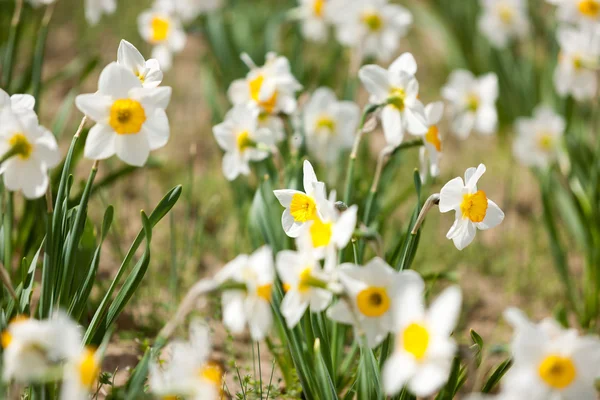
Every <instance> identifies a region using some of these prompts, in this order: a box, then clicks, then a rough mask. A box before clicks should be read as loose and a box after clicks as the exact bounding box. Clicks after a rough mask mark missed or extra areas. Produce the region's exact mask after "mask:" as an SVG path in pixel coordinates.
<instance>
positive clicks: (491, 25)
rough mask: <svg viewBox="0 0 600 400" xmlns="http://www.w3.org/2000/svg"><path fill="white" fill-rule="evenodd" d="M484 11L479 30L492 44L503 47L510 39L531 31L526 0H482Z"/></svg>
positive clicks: (521, 36)
mask: <svg viewBox="0 0 600 400" xmlns="http://www.w3.org/2000/svg"><path fill="white" fill-rule="evenodd" d="M480 3H481V6H482V8H483V13H482V15H481V16H480V17H479V21H478V26H479V30H480V31H481V32H482V33H483V34H484V35H485V36H486V37H487V39H488V40H489V41H490V42H491V43H492V45H494V46H496V47H499V48H503V47H506V45H507V44H508V43H509V41H510V40H512V39H515V38H523V37H525V36H526V35H527V33H528V32H529V20H528V19H527V1H526V0H480Z"/></svg>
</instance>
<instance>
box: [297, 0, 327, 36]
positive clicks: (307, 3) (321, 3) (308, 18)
mask: <svg viewBox="0 0 600 400" xmlns="http://www.w3.org/2000/svg"><path fill="white" fill-rule="evenodd" d="M298 3H299V7H298V12H297V14H298V18H299V19H300V20H301V22H302V35H303V36H304V37H305V38H307V39H309V40H312V41H315V42H324V41H326V40H327V36H328V28H329V26H328V23H329V12H328V7H329V6H330V4H331V0H298Z"/></svg>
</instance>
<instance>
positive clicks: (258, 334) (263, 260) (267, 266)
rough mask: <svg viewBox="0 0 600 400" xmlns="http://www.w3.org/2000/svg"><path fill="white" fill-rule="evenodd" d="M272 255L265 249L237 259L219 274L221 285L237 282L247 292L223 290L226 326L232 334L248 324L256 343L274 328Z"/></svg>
mask: <svg viewBox="0 0 600 400" xmlns="http://www.w3.org/2000/svg"><path fill="white" fill-rule="evenodd" d="M274 275H275V273H274V268H273V254H272V252H271V249H270V248H269V247H268V246H263V247H261V248H260V249H258V250H256V251H255V252H254V253H253V254H252V255H250V256H248V255H245V254H242V255H239V256H237V257H236V258H235V259H233V260H232V261H230V262H229V263H228V264H227V265H225V266H224V267H223V269H222V270H221V271H219V273H218V274H217V275H216V277H215V278H216V280H217V281H218V282H221V283H223V282H234V283H239V284H242V285H244V286H245V289H231V290H225V291H223V296H222V306H223V323H224V324H225V326H226V327H227V328H228V329H230V330H231V331H232V332H233V333H241V332H242V331H243V330H244V327H245V326H246V324H247V325H248V327H249V328H250V335H251V336H252V339H253V340H256V341H258V340H262V339H263V338H264V337H265V336H266V335H267V334H268V333H269V330H270V329H271V325H272V323H273V315H272V314H271V294H272V287H273V280H274V278H275V277H274Z"/></svg>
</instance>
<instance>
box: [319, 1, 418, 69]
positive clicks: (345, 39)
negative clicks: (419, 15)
mask: <svg viewBox="0 0 600 400" xmlns="http://www.w3.org/2000/svg"><path fill="white" fill-rule="evenodd" d="M327 16H328V18H329V19H330V20H331V21H332V22H333V23H334V24H335V25H336V34H337V38H338V40H339V41H340V43H342V44H343V45H345V46H349V47H353V48H357V49H358V51H359V52H360V53H361V54H362V55H363V57H368V56H373V57H376V58H377V59H378V60H379V61H388V60H389V59H390V58H392V56H393V55H394V53H396V51H397V50H398V47H399V44H400V39H401V38H402V37H404V36H405V35H406V33H407V31H408V29H409V28H410V25H411V24H412V22H413V16H412V14H411V13H410V11H408V10H407V9H406V8H404V7H402V6H400V5H397V4H388V0H331V5H328V7H327Z"/></svg>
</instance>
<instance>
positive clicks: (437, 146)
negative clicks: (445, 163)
mask: <svg viewBox="0 0 600 400" xmlns="http://www.w3.org/2000/svg"><path fill="white" fill-rule="evenodd" d="M443 115H444V103H442V102H441V101H438V102H435V103H431V104H428V105H427V107H425V123H426V124H427V126H428V127H429V129H428V131H427V133H426V134H425V136H424V137H423V142H424V144H425V146H423V147H421V149H420V150H419V158H420V164H421V171H420V172H421V182H425V180H426V177H427V176H431V177H437V176H438V175H439V174H440V166H439V164H440V157H441V155H442V138H441V136H440V130H439V128H438V124H439V123H440V121H441V119H442V116H443Z"/></svg>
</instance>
